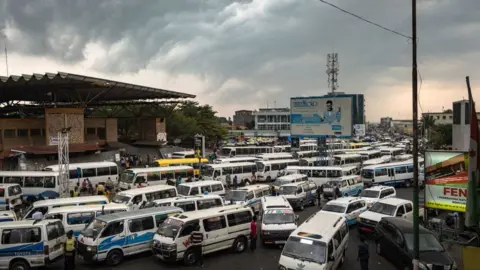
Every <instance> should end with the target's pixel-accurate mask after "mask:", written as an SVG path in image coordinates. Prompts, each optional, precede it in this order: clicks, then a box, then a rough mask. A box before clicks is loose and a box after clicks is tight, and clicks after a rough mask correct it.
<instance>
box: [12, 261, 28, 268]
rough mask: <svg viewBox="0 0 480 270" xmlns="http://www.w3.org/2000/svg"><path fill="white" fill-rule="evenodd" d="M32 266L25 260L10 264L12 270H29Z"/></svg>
mask: <svg viewBox="0 0 480 270" xmlns="http://www.w3.org/2000/svg"><path fill="white" fill-rule="evenodd" d="M29 269H30V265H29V264H28V263H27V262H26V261H24V260H16V261H13V262H12V263H10V270H29Z"/></svg>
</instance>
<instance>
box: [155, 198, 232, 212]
mask: <svg viewBox="0 0 480 270" xmlns="http://www.w3.org/2000/svg"><path fill="white" fill-rule="evenodd" d="M224 205H225V204H224V202H223V198H222V197H220V196H218V195H198V196H186V197H175V198H168V199H162V200H155V201H153V202H152V203H151V205H148V206H147V207H159V206H175V207H179V208H182V209H183V211H185V212H191V211H199V210H205V209H210V208H215V207H223V206H224Z"/></svg>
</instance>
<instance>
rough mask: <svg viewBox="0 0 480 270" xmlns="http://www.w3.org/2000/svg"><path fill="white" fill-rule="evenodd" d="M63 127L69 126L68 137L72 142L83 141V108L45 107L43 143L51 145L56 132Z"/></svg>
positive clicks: (79, 142)
mask: <svg viewBox="0 0 480 270" xmlns="http://www.w3.org/2000/svg"><path fill="white" fill-rule="evenodd" d="M63 128H70V134H69V139H70V143H72V144H81V143H84V142H85V130H84V128H85V123H84V109H83V108H46V109H45V144H47V145H51V144H52V143H51V142H52V141H53V140H55V138H57V133H58V131H59V130H61V129H63Z"/></svg>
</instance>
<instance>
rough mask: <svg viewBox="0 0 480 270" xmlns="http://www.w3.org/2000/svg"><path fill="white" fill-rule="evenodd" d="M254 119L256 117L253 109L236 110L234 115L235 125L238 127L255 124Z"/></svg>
mask: <svg viewBox="0 0 480 270" xmlns="http://www.w3.org/2000/svg"><path fill="white" fill-rule="evenodd" d="M254 121H255V117H254V116H253V111H249V110H240V111H236V112H235V114H234V115H233V125H234V126H237V127H239V126H242V127H248V126H250V125H253V122H254Z"/></svg>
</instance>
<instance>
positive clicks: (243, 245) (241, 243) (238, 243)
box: [232, 236, 247, 253]
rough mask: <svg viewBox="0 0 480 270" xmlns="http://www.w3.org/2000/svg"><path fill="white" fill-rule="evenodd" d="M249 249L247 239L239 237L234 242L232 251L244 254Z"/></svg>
mask: <svg viewBox="0 0 480 270" xmlns="http://www.w3.org/2000/svg"><path fill="white" fill-rule="evenodd" d="M246 249H247V239H246V238H245V237H243V236H240V237H237V239H235V242H233V245H232V250H233V252H235V253H242V252H244V251H245V250H246Z"/></svg>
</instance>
